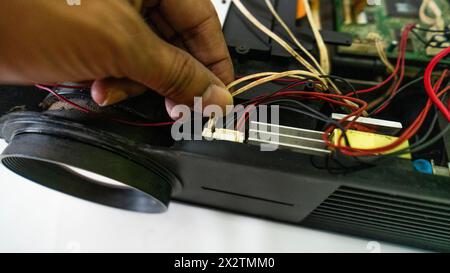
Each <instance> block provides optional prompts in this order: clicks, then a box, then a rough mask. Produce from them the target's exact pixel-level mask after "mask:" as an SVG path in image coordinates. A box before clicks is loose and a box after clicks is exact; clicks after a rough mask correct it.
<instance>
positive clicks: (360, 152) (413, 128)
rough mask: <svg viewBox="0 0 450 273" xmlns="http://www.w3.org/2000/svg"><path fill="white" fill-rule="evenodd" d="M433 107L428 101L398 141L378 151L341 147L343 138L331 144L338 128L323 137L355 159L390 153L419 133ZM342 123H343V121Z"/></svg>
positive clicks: (437, 84)
mask: <svg viewBox="0 0 450 273" xmlns="http://www.w3.org/2000/svg"><path fill="white" fill-rule="evenodd" d="M444 76H445V74H443V75H442V76H441V79H443V78H444ZM441 84H442V80H439V81H438V82H437V83H436V85H435V86H434V88H433V89H434V90H439V88H440V85H441ZM449 90H450V88H449V87H447V88H445V89H444V90H442V91H440V92H439V93H438V94H437V95H436V94H435V95H436V96H437V97H438V98H439V97H441V96H443V95H444V94H445V93H446V92H448V91H449ZM433 93H434V92H433ZM431 106H432V101H431V100H428V101H427V104H426V106H425V107H424V109H423V110H422V112H421V113H420V114H419V116H418V117H417V118H416V120H415V121H414V122H413V123H412V124H411V125H410V126H409V127H408V128H407V129H406V131H405V132H404V133H403V134H402V135H401V136H400V137H399V138H398V139H397V140H396V141H394V142H393V143H391V144H390V145H387V146H384V147H380V148H376V149H354V148H351V147H346V146H342V145H340V143H341V140H342V136H341V138H340V139H339V141H338V144H337V145H335V144H333V143H331V142H330V140H329V139H328V137H329V134H331V133H332V132H333V130H334V129H335V128H336V127H334V126H330V128H328V129H327V130H326V131H325V134H324V135H323V140H324V141H325V142H326V143H327V145H328V147H331V148H335V149H339V150H340V151H341V152H342V153H343V154H345V155H348V156H355V157H356V156H368V155H374V154H380V153H384V152H389V151H391V150H392V149H394V148H396V147H398V146H399V145H401V144H402V143H403V142H405V141H406V140H408V139H410V138H411V137H412V136H414V135H415V134H416V133H417V131H418V130H419V129H420V128H421V127H422V125H423V122H424V121H425V118H426V117H427V115H428V113H429V111H430V109H431ZM346 118H347V117H346ZM341 123H342V121H341Z"/></svg>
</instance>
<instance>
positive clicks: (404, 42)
mask: <svg viewBox="0 0 450 273" xmlns="http://www.w3.org/2000/svg"><path fill="white" fill-rule="evenodd" d="M414 27H415V25H414V24H410V25H407V26H406V27H405V29H404V31H403V34H402V39H401V42H400V46H399V49H398V53H399V54H398V57H397V64H396V67H395V70H394V71H393V72H392V74H391V75H390V76H389V77H388V78H387V79H386V80H384V81H383V82H381V83H379V84H377V85H375V86H373V87H370V88H367V89H363V90H359V91H356V92H353V93H352V94H349V95H354V94H363V93H369V92H372V91H375V90H377V89H379V88H381V87H383V86H385V85H386V84H387V83H389V82H390V81H391V80H392V79H393V78H394V77H395V75H397V73H398V71H399V70H400V68H401V66H402V64H404V59H405V53H406V52H405V51H406V45H407V42H408V35H409V33H410V32H411V30H412V29H413V28H414ZM399 82H400V81H399ZM394 90H395V89H394Z"/></svg>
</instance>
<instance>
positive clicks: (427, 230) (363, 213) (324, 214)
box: [304, 187, 450, 250]
mask: <svg viewBox="0 0 450 273" xmlns="http://www.w3.org/2000/svg"><path fill="white" fill-rule="evenodd" d="M304 223H305V224H307V225H313V226H318V227H322V228H332V229H339V230H348V231H350V232H352V233H357V234H366V235H368V236H373V235H376V237H378V238H383V237H386V238H398V239H399V240H401V241H415V242H420V245H430V246H432V247H436V248H437V249H448V250H450V206H449V205H445V204H438V203H433V202H428V201H423V200H419V199H413V198H406V197H402V196H396V195H389V194H384V193H379V192H374V191H367V190H361V189H356V188H351V187H341V188H339V189H338V190H337V191H336V192H334V193H333V194H332V195H331V196H330V197H329V198H328V199H327V200H325V201H324V202H323V203H322V204H321V205H320V206H319V207H318V208H316V209H315V210H314V211H313V212H312V213H311V214H310V215H309V216H308V218H307V219H305V221H304ZM333 227H335V228H333ZM378 235H379V236H378ZM388 240H389V239H388Z"/></svg>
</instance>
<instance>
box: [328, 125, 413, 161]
mask: <svg viewBox="0 0 450 273" xmlns="http://www.w3.org/2000/svg"><path fill="white" fill-rule="evenodd" d="M346 134H347V138H348V141H349V143H350V146H351V147H352V148H354V149H376V148H379V147H384V146H387V145H389V144H391V143H393V142H394V141H396V140H397V139H398V138H397V137H393V136H387V135H381V134H375V133H368V132H361V131H356V130H347V132H346ZM341 135H342V133H341V130H339V129H335V130H334V132H333V134H332V136H331V139H332V141H333V143H334V144H335V145H337V144H338V143H339V139H340V140H341V145H343V146H346V144H345V140H344V138H343V137H342V138H341ZM408 147H409V141H405V142H403V143H402V144H400V145H399V146H397V147H396V148H395V149H392V150H390V151H388V152H383V153H381V154H390V153H394V152H396V151H400V150H403V149H405V148H408ZM400 157H402V158H405V159H411V154H404V155H401V156H400Z"/></svg>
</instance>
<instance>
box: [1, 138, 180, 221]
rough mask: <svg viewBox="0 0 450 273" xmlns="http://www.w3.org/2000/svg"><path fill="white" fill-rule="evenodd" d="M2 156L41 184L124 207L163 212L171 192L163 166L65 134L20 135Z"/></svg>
mask: <svg viewBox="0 0 450 273" xmlns="http://www.w3.org/2000/svg"><path fill="white" fill-rule="evenodd" d="M1 162H2V163H3V164H4V165H5V166H6V167H7V168H9V169H10V170H12V171H13V172H15V173H17V174H19V175H21V176H23V177H25V178H27V179H30V180H32V181H34V182H36V183H39V184H41V185H43V186H46V187H49V188H51V189H54V190H57V191H60V192H63V193H66V194H69V195H72V196H75V197H79V198H82V199H84V200H88V201H92V202H96V203H99V204H103V205H107V206H111V207H115V208H120V209H126V210H132V211H137V212H147V213H159V212H164V211H166V210H167V207H168V205H169V202H170V197H171V194H172V182H173V181H170V179H171V177H172V176H171V175H170V174H168V173H167V171H166V170H165V169H163V168H158V166H153V168H149V167H148V166H143V165H142V164H139V163H137V162H134V161H132V160H130V159H129V158H126V157H123V156H122V155H119V154H116V153H114V152H112V151H110V150H106V149H102V148H99V147H96V146H93V145H90V144H86V143H82V142H78V141H74V140H71V139H65V138H61V137H55V136H50V135H42V134H33V133H26V134H19V135H16V136H15V137H14V138H13V139H12V141H11V142H10V144H9V145H8V147H7V148H6V149H5V151H4V152H3V155H2V157H1Z"/></svg>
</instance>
